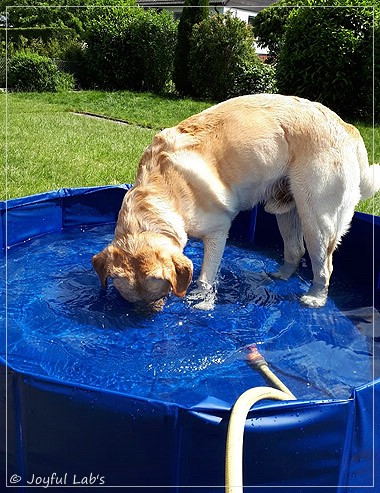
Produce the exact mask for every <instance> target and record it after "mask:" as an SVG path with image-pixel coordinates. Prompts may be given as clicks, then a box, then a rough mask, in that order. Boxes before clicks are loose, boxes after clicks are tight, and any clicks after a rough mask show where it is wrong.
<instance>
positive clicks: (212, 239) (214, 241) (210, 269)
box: [187, 231, 228, 310]
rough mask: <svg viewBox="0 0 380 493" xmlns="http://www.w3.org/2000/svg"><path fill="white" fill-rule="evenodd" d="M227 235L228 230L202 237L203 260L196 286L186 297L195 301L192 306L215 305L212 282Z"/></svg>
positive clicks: (204, 307) (202, 308)
mask: <svg viewBox="0 0 380 493" xmlns="http://www.w3.org/2000/svg"><path fill="white" fill-rule="evenodd" d="M227 236H228V231H218V232H216V233H213V234H210V235H207V236H205V237H204V238H203V248H204V252H203V262H202V268H201V273H200V275H199V278H198V280H197V288H196V289H194V290H193V291H192V292H191V293H190V294H189V296H188V297H187V299H188V300H189V301H195V302H196V304H195V305H194V308H199V309H201V310H211V309H212V308H213V307H214V305H215V299H216V293H215V289H214V282H215V278H216V275H217V273H218V269H219V266H220V262H221V260H222V256H223V252H224V248H225V246H226V240H227Z"/></svg>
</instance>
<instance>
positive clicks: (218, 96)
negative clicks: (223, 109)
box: [190, 14, 262, 101]
mask: <svg viewBox="0 0 380 493" xmlns="http://www.w3.org/2000/svg"><path fill="white" fill-rule="evenodd" d="M261 63H262V62H261V61H260V60H259V59H258V57H257V55H256V52H255V48H254V38H253V32H252V28H251V26H250V25H247V24H246V23H245V22H244V21H241V20H240V19H238V18H237V17H233V16H232V15H230V14H227V15H220V14H218V15H213V16H211V17H210V18H208V19H205V20H204V21H202V22H201V23H200V24H197V25H196V26H194V28H193V33H192V36H191V45H190V81H191V84H192V88H193V93H194V95H195V96H198V97H203V98H209V99H212V100H216V101H218V100H219V101H220V100H223V99H226V98H228V97H229V96H230V95H231V91H232V92H233V90H234V87H235V88H236V85H237V84H238V83H240V84H241V85H243V86H244V87H246V86H245V85H244V80H243V79H244V77H243V76H244V74H248V73H250V72H251V73H252V67H257V66H260V64H261ZM239 78H240V79H239ZM247 80H248V78H246V79H245V82H247ZM250 92H251V91H250ZM235 95H236V94H235Z"/></svg>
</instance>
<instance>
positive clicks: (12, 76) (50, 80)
mask: <svg viewBox="0 0 380 493" xmlns="http://www.w3.org/2000/svg"><path fill="white" fill-rule="evenodd" d="M73 87H74V79H73V76H72V75H70V74H67V73H63V72H60V71H59V70H58V67H57V65H56V64H55V63H54V62H53V61H52V60H51V59H50V58H47V57H44V56H41V55H37V54H36V53H26V52H20V53H16V54H15V55H13V56H12V57H11V58H10V60H9V62H8V89H11V90H14V91H30V92H33V91H36V92H45V91H47V92H56V91H59V90H68V89H73Z"/></svg>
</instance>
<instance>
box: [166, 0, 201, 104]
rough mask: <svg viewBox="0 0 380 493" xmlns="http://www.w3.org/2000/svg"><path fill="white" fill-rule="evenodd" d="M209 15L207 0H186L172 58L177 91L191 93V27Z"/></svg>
mask: <svg viewBox="0 0 380 493" xmlns="http://www.w3.org/2000/svg"><path fill="white" fill-rule="evenodd" d="M208 16H209V1H208V0H206V1H205V0H186V1H185V4H184V7H183V10H182V14H181V18H180V21H179V24H178V41H177V47H176V51H175V58H174V73H173V80H174V83H175V86H176V89H177V91H178V92H179V93H181V94H185V95H189V94H191V93H192V88H191V83H190V75H189V72H190V66H189V53H190V38H191V34H192V31H193V27H194V26H195V25H196V24H199V22H202V21H203V20H204V19H207V18H208Z"/></svg>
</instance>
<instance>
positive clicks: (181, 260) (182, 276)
mask: <svg viewBox="0 0 380 493" xmlns="http://www.w3.org/2000/svg"><path fill="white" fill-rule="evenodd" d="M172 261H173V264H174V271H172V275H171V277H170V279H168V281H169V282H170V284H171V285H172V289H173V293H174V294H175V295H176V296H179V297H180V298H182V297H183V296H185V294H186V291H187V288H188V287H189V284H190V282H191V278H192V276H193V264H192V262H191V260H189V259H188V258H187V257H185V255H183V254H182V253H178V254H176V255H173V256H172Z"/></svg>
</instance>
